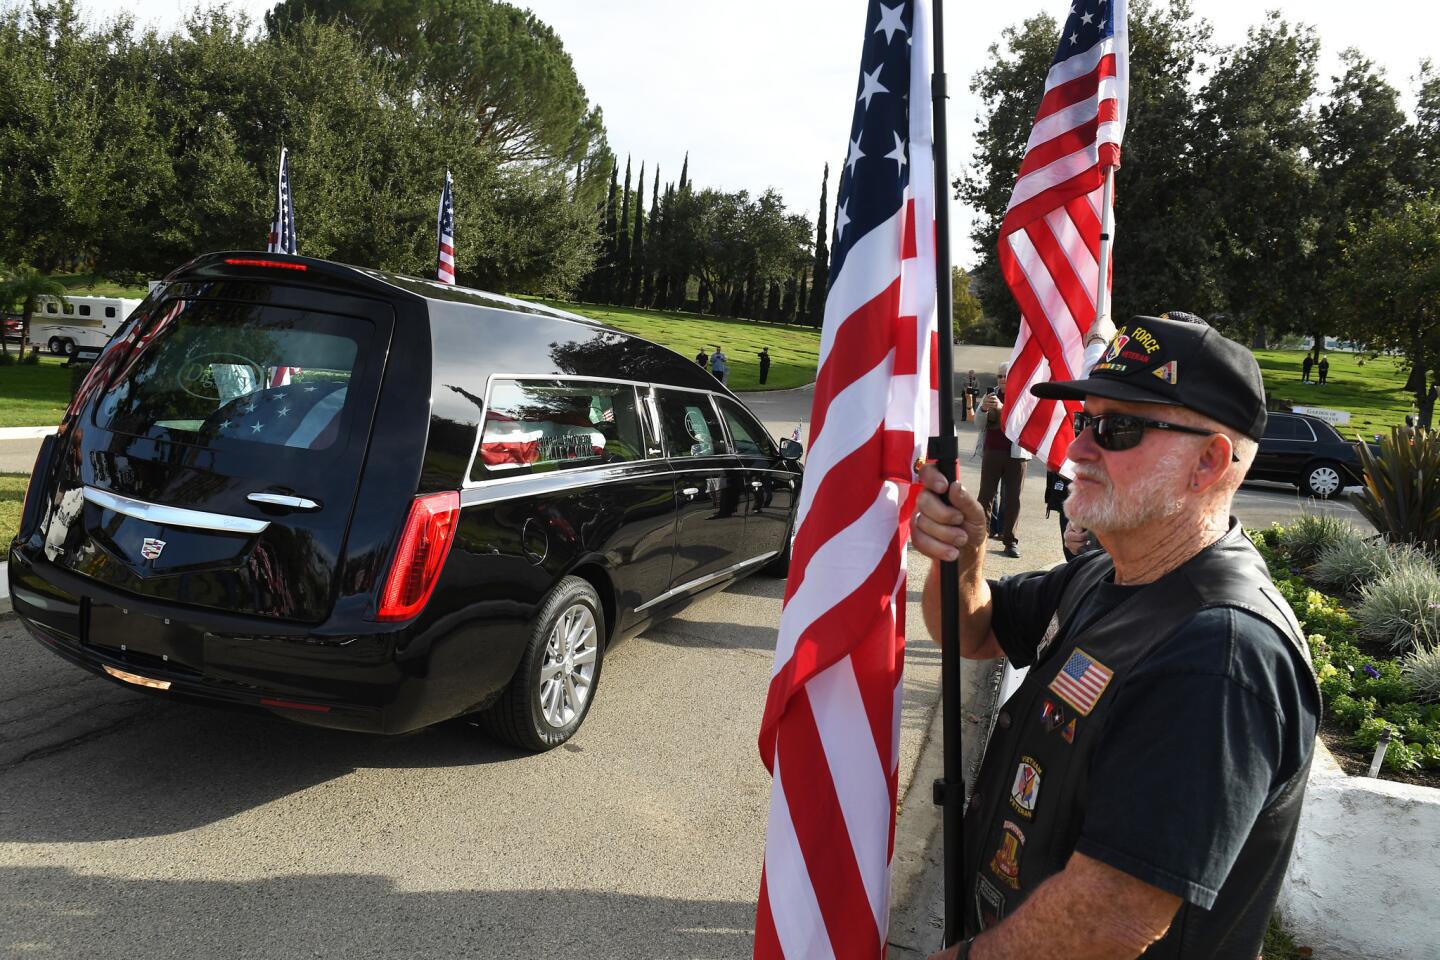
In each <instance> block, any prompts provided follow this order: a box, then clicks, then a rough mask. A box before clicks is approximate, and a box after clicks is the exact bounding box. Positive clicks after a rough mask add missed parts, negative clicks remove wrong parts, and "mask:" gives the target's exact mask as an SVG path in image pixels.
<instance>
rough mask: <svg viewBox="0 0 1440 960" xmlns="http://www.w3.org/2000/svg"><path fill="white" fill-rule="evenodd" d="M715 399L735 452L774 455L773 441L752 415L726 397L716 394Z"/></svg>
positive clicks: (764, 455)
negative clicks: (728, 430)
mask: <svg viewBox="0 0 1440 960" xmlns="http://www.w3.org/2000/svg"><path fill="white" fill-rule="evenodd" d="M715 400H716V402H717V403H719V404H720V412H721V413H722V414H724V416H725V425H726V426H728V427H729V428H730V439H731V440H732V441H733V442H734V444H735V452H736V453H738V454H740V456H742V457H774V456H776V455H777V454H778V451H777V450H776V449H775V441H773V440H771V439H770V434H769V433H767V432H766V431H765V428H764V427H762V426H760V424H758V423H756V422H755V418H754V417H752V416H750V414H748V413H746V412H745V411H744V410H742V409H741V408H740V407H739V405H738V404H736V403H735V401H734V400H731V399H729V398H728V397H718V396H717V397H716V398H715Z"/></svg>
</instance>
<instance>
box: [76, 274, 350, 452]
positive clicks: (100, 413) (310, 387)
mask: <svg viewBox="0 0 1440 960" xmlns="http://www.w3.org/2000/svg"><path fill="white" fill-rule="evenodd" d="M369 334H370V324H369V322H368V321H365V320H361V319H358V318H354V317H339V316H335V315H333V314H325V313H314V312H310V311H305V310H296V309H290V308H282V307H268V306H260V305H257V304H247V303H227V302H217V301H206V300H190V301H175V302H173V303H171V304H167V305H165V306H164V307H162V308H161V309H159V310H157V311H156V312H155V314H154V315H153V316H152V317H151V318H150V319H149V320H148V321H147V322H146V324H145V326H144V327H142V328H137V330H136V331H135V335H137V336H138V340H137V341H136V348H135V352H134V353H133V354H132V355H131V357H130V358H129V359H128V360H127V361H126V362H125V365H124V366H123V367H122V368H121V369H120V372H119V373H118V374H117V375H116V378H115V380H114V382H113V383H112V384H111V386H110V389H109V391H108V392H107V393H106V395H105V397H104V399H103V400H102V401H101V402H100V404H99V406H98V408H97V409H96V412H95V422H96V425H97V426H100V427H104V428H106V429H109V430H114V431H117V432H119V433H128V434H133V435H135V436H146V437H154V438H155V439H161V440H172V441H176V442H180V443H188V444H196V445H204V446H215V447H221V446H231V445H234V446H237V447H239V446H250V445H256V446H263V445H273V446H282V447H294V448H300V449H306V450H321V449H324V448H326V447H329V446H331V445H332V444H334V443H335V441H336V439H337V438H338V436H339V431H340V423H341V419H342V415H343V413H344V410H345V408H346V406H347V399H348V395H349V392H350V391H349V387H350V379H351V375H352V374H354V373H355V371H356V367H357V359H356V358H357V356H358V355H359V350H360V344H361V343H362V342H365V341H368V339H369Z"/></svg>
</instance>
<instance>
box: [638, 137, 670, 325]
mask: <svg viewBox="0 0 1440 960" xmlns="http://www.w3.org/2000/svg"><path fill="white" fill-rule="evenodd" d="M662 216H663V211H661V209H660V164H658V163H657V164H655V182H654V183H653V184H652V185H651V187H650V253H649V255H648V256H647V257H646V258H645V278H644V283H643V288H642V289H641V291H640V303H641V305H642V306H646V307H653V306H655V274H656V265H657V264H658V263H659V261H660V251H661V250H662V249H664V248H663V247H661V246H658V245H657V241H658V240H660V238H661V236H662V232H663V230H664V229H665V227H664V223H663V222H662Z"/></svg>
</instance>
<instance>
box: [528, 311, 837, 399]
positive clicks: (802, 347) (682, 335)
mask: <svg viewBox="0 0 1440 960" xmlns="http://www.w3.org/2000/svg"><path fill="white" fill-rule="evenodd" d="M543 302H545V303H549V304H550V305H551V306H554V307H559V308H560V309H562V310H569V311H570V312H571V313H578V314H580V315H581V316H583V317H591V318H593V319H596V320H599V321H601V322H602V323H608V324H610V326H612V327H616V328H618V329H621V330H624V331H625V332H626V333H633V334H636V335H637V336H641V337H644V338H645V339H647V340H653V341H655V342H656V343H658V344H660V345H661V346H665V347H669V348H670V349H671V350H674V351H675V352H676V353H678V354H680V355H681V356H684V357H693V356H695V354H696V353H697V352H698V351H699V350H700V348H701V347H704V348H705V352H706V353H709V352H711V351H712V350H714V349H715V344H717V343H718V344H720V345H721V346H722V347H724V349H725V356H726V357H728V358H729V360H730V378H729V386H730V389H731V390H786V389H789V388H791V387H803V386H804V385H805V384H807V383H811V382H813V381H814V380H815V366H816V364H818V363H819V361H820V331H819V330H817V329H815V328H814V327H791V326H782V325H780V324H773V323H751V322H750V321H748V320H721V319H719V318H716V317H701V316H697V315H695V314H681V313H668V312H665V311H661V310H634V309H630V308H628V307H609V306H602V305H600V304H594V303H565V302H562V301H557V300H546V301H543ZM761 347H768V348H769V349H770V377H769V379H768V380H767V381H766V383H765V386H764V387H761V386H760V361H759V360H758V359H756V354H758V353H759V352H760V348H761Z"/></svg>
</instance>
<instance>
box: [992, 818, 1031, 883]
mask: <svg viewBox="0 0 1440 960" xmlns="http://www.w3.org/2000/svg"><path fill="white" fill-rule="evenodd" d="M1023 849H1025V832H1024V831H1023V830H1021V829H1020V828H1019V827H1018V826H1017V825H1015V824H1013V823H1011V822H1010V821H1009V820H1006V821H1005V824H1004V826H1003V827H1002V828H1001V830H1000V849H998V850H996V851H995V856H993V857H991V858H990V872H991V873H993V874H995V876H997V877H999V878H1000V880H1001V882H1002V883H1004V884H1005V885H1006V886H1008V887H1010V888H1011V889H1012V890H1019V889H1020V851H1021V850H1023Z"/></svg>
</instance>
